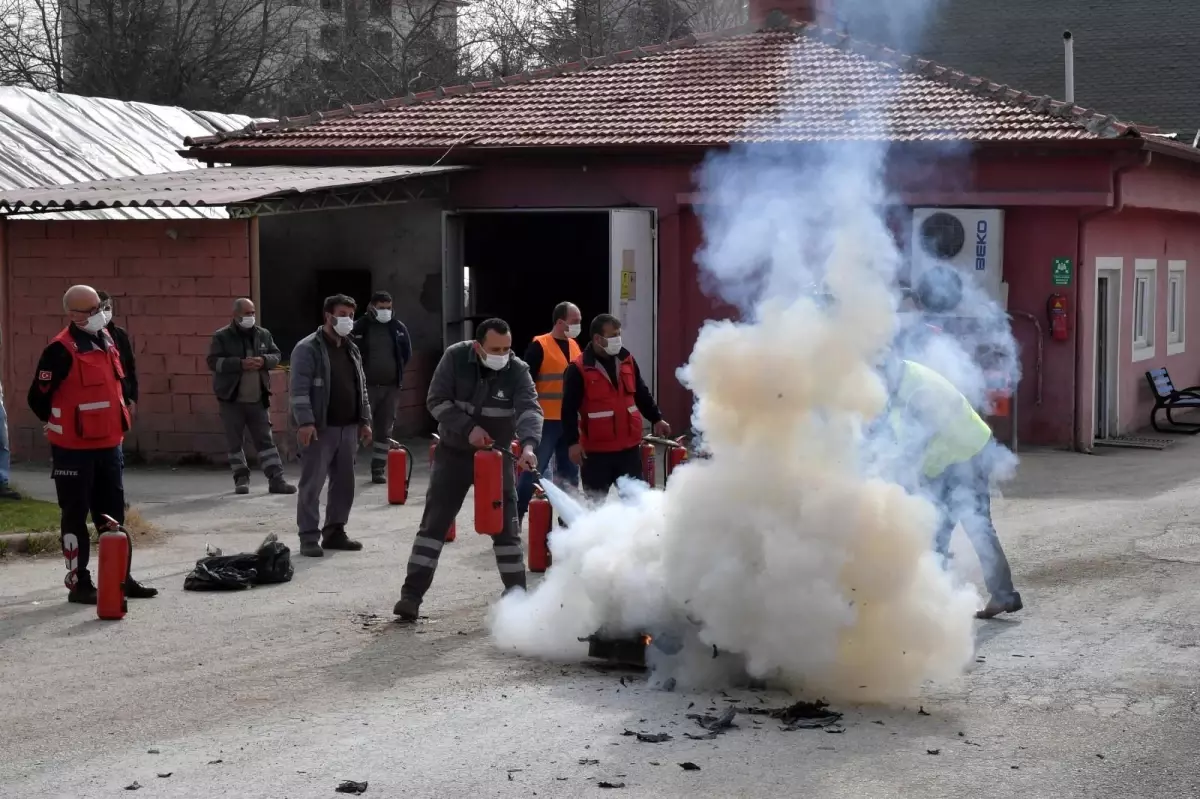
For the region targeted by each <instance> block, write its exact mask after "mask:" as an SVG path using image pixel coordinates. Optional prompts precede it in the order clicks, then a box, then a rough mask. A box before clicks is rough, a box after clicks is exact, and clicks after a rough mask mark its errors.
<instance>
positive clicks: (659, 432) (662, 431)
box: [654, 419, 671, 438]
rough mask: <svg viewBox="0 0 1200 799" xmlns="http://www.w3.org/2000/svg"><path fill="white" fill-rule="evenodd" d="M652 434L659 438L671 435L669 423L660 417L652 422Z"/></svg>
mask: <svg viewBox="0 0 1200 799" xmlns="http://www.w3.org/2000/svg"><path fill="white" fill-rule="evenodd" d="M654 435H656V436H658V437H659V438H666V437H667V436H669V435H671V425H669V424H667V420H666V419H660V420H658V421H657V422H655V423H654Z"/></svg>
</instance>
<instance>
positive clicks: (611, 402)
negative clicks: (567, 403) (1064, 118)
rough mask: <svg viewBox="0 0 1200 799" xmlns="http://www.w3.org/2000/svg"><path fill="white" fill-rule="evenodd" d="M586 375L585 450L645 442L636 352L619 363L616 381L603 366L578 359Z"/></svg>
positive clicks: (606, 449) (614, 449)
mask: <svg viewBox="0 0 1200 799" xmlns="http://www.w3.org/2000/svg"><path fill="white" fill-rule="evenodd" d="M575 366H576V367H577V368H578V369H579V371H580V373H581V374H582V375H583V402H582V403H580V406H579V443H580V444H581V445H582V446H583V451H584V452H622V451H624V450H627V449H632V448H633V447H636V446H638V445H639V444H641V443H642V414H641V413H640V412H639V411H638V409H637V402H636V401H635V399H634V398H635V397H636V395H637V372H636V371H635V370H634V368H633V356H632V355H630V356H629V357H627V358H625V359H624V360H623V361H620V362H618V364H617V385H615V386H614V385H613V384H612V381H611V380H610V379H609V377H608V372H607V371H605V369H604V367H603V366H596V365H594V364H593V365H591V366H588V365H586V364H584V362H583V356H582V355H580V356H579V357H578V358H576V359H575Z"/></svg>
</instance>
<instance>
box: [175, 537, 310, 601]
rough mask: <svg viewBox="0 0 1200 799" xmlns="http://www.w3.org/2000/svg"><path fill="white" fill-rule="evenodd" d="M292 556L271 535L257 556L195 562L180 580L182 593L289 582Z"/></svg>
mask: <svg viewBox="0 0 1200 799" xmlns="http://www.w3.org/2000/svg"><path fill="white" fill-rule="evenodd" d="M293 573H294V569H293V568H292V554H291V550H289V549H288V547H287V545H286V544H282V543H280V542H279V539H278V538H277V537H276V536H275V534H274V533H271V534H270V535H268V536H267V537H266V539H265V540H264V541H263V542H262V545H261V546H260V547H259V548H258V551H257V552H253V553H251V552H244V553H242V554H240V555H210V556H208V557H204V558H201V559H200V560H198V561H196V568H194V569H193V570H192V572H191V573H190V574H189V575H188V576H187V577H185V578H184V580H183V590H185V591H240V590H243V589H246V588H251V587H253V586H256V585H268V584H271V583H286V582H288V581H289V580H291V579H292V574H293Z"/></svg>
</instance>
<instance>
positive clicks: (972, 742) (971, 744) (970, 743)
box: [963, 739, 983, 749]
mask: <svg viewBox="0 0 1200 799" xmlns="http://www.w3.org/2000/svg"><path fill="white" fill-rule="evenodd" d="M963 743H964V744H965V745H967V746H978V747H979V748H980V749H982V748H983V744H977V743H975V742H974V741H969V740H966V739H964V740H963Z"/></svg>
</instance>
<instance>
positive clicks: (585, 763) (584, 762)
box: [579, 757, 600, 766]
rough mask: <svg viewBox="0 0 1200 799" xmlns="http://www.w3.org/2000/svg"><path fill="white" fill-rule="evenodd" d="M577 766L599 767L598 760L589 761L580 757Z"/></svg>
mask: <svg viewBox="0 0 1200 799" xmlns="http://www.w3.org/2000/svg"><path fill="white" fill-rule="evenodd" d="M579 765H581V766H598V765H600V761H599V760H589V759H588V758H586V757H581V758H579Z"/></svg>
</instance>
